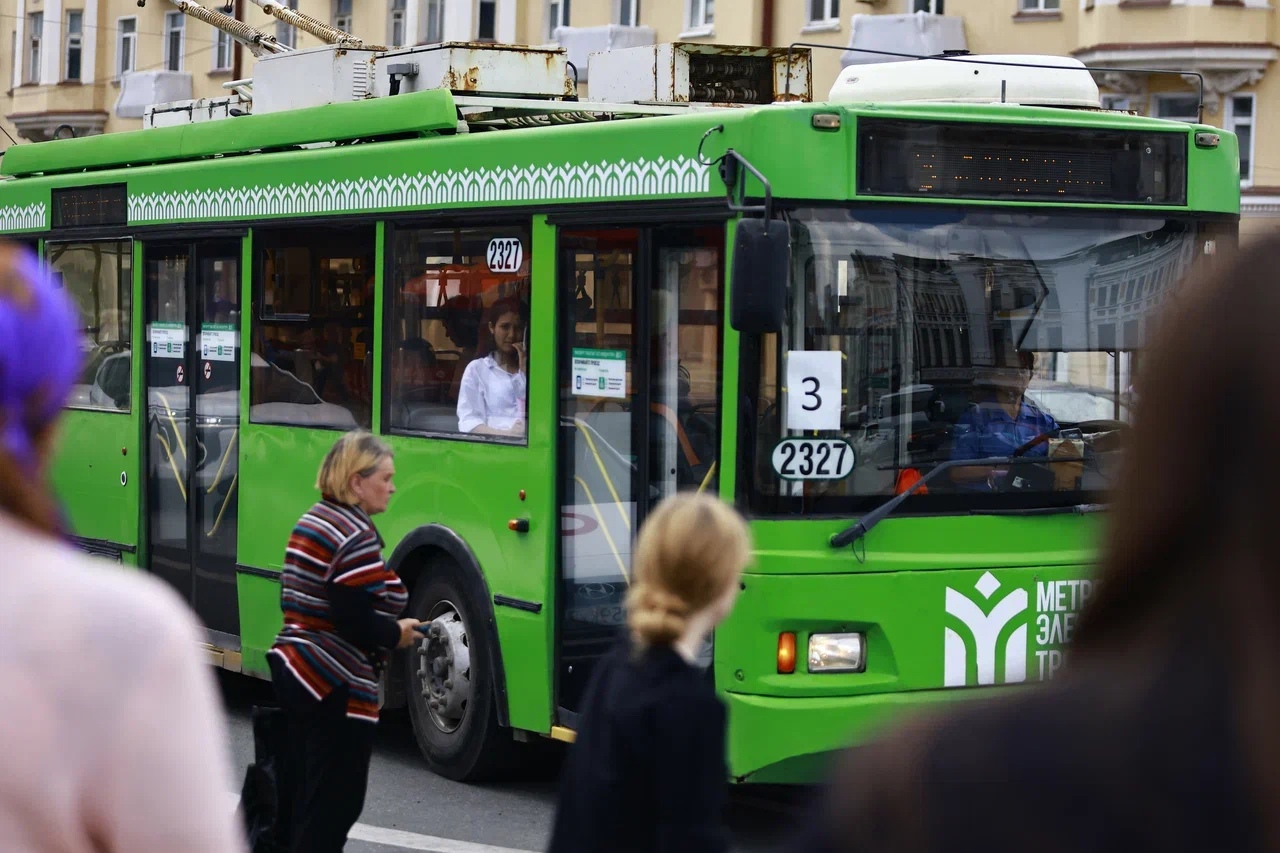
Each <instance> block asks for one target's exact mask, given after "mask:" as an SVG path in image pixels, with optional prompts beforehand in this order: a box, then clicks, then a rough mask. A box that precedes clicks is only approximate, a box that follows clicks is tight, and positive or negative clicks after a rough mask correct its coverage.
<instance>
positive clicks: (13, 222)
mask: <svg viewBox="0 0 1280 853" xmlns="http://www.w3.org/2000/svg"><path fill="white" fill-rule="evenodd" d="M48 216H49V206H48V205H46V204H41V203H40V202H36V203H35V204H29V205H27V206H26V207H18V206H17V205H13V206H11V207H0V233H7V232H9V231H43V230H44V229H45V228H46V226H47V224H48V221H49V220H48Z"/></svg>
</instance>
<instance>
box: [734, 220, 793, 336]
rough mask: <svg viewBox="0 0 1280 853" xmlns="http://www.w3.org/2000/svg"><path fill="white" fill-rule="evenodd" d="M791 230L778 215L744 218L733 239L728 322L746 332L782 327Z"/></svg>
mask: <svg viewBox="0 0 1280 853" xmlns="http://www.w3.org/2000/svg"><path fill="white" fill-rule="evenodd" d="M790 267H791V233H790V230H789V229H788V228H787V224H786V223H785V222H781V221H779V220H775V219H741V220H739V221H738V228H737V233H736V234H735V236H734V240H733V273H732V277H731V279H730V282H729V324H730V325H731V326H733V328H734V329H736V330H737V331H739V332H743V333H745V334H755V335H763V334H767V333H769V332H780V331H782V323H783V318H784V317H785V316H786V308H787V305H786V301H787V279H788V276H789V274H790Z"/></svg>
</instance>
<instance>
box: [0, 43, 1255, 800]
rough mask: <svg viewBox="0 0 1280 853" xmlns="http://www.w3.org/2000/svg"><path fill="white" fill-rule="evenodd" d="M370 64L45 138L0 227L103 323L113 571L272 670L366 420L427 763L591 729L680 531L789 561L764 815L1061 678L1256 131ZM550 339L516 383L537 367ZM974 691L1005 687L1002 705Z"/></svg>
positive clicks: (750, 763) (775, 63)
mask: <svg viewBox="0 0 1280 853" xmlns="http://www.w3.org/2000/svg"><path fill="white" fill-rule="evenodd" d="M589 71H590V74H589V85H590V87H591V96H590V98H585V97H584V98H579V96H578V95H577V92H578V87H577V84H576V77H577V75H578V73H579V71H577V70H575V69H574V68H572V67H570V66H568V63H566V61H565V55H564V53H563V51H561V50H560V49H558V48H557V49H550V48H548V49H542V48H537V49H535V48H516V47H510V46H501V45H468V44H443V45H430V46H424V47H416V48H408V49H403V50H393V51H386V50H383V49H380V48H365V47H363V46H356V47H353V46H351V45H347V44H338V45H329V46H324V47H321V48H318V49H315V50H305V51H283V52H278V53H268V54H265V55H264V56H263V57H262V58H261V59H260V60H259V61H258V63H257V64H256V66H255V70H254V80H253V81H252V82H251V83H250V82H249V81H236V83H235V84H233V86H232V87H231V88H229V89H228V94H227V95H226V97H225V98H221V99H214V100H203V101H197V102H187V103H180V104H167V105H161V106H157V107H154V108H151V109H150V110H149V111H148V114H147V116H146V119H145V126H144V128H143V129H141V130H138V131H133V132H127V133H118V134H111V135H107V136H96V137H87V138H79V139H61V140H56V141H52V142H46V143H40V144H23V145H17V146H14V147H11V148H10V149H8V151H7V152H6V153H5V155H4V157H3V160H2V161H0V171H2V172H3V175H4V180H3V181H0V232H3V234H4V235H6V236H7V237H8V238H9V239H12V240H18V241H24V242H26V243H29V244H30V245H32V246H33V247H35V248H36V249H37V250H38V251H39V252H40V253H41V255H42V256H43V257H44V258H45V259H46V260H47V262H48V264H49V265H50V266H51V268H52V269H53V270H55V271H56V273H57V274H58V275H59V276H60V278H61V281H62V282H63V286H65V287H66V288H67V290H68V291H69V292H70V293H71V294H72V295H73V296H74V298H75V300H76V302H77V303H78V305H79V307H80V309H81V311H82V313H83V318H84V330H83V331H84V338H83V339H84V347H85V355H86V366H85V370H84V374H83V379H82V381H81V384H80V385H79V386H78V388H77V391H76V394H75V397H74V399H73V401H72V403H71V411H70V412H68V414H67V417H66V419H65V428H64V432H63V439H62V445H61V449H60V451H59V456H58V458H57V462H56V467H55V471H54V478H55V482H56V486H57V489H58V492H59V495H60V497H61V500H62V501H63V502H64V504H65V508H66V511H67V513H68V515H69V518H70V520H71V524H72V527H73V532H74V534H75V535H76V537H77V541H78V542H79V543H80V544H81V545H82V546H83V547H84V548H86V549H88V550H90V551H92V552H94V553H97V554H100V555H102V556H103V557H104V558H107V559H114V560H117V561H121V562H123V563H126V564H128V565H131V566H137V567H138V568H139V569H140V570H144V571H148V572H151V573H153V574H155V575H156V576H158V577H160V578H163V579H164V580H165V581H167V582H168V583H170V584H172V585H173V586H174V587H175V588H176V589H177V590H178V591H179V592H180V593H181V594H182V596H183V597H184V598H185V599H187V600H188V601H189V602H190V603H191V605H192V607H193V608H194V609H195V611H196V612H197V613H198V614H199V616H200V618H201V619H202V620H203V623H204V625H205V627H206V628H207V649H208V653H209V655H210V657H211V659H212V661H213V662H214V663H215V664H217V665H220V666H222V667H226V668H228V669H231V670H236V671H242V672H245V673H249V674H253V675H257V676H261V677H266V676H267V674H268V668H267V665H266V657H265V655H266V652H267V650H268V649H269V648H270V647H271V645H272V642H273V640H274V637H275V635H276V632H277V631H278V629H279V627H280V620H281V615H280V603H279V596H280V588H279V572H280V569H281V563H282V558H283V555H284V546H285V542H286V540H287V538H288V535H289V532H290V530H291V528H292V525H293V524H294V522H295V521H296V520H297V518H298V516H299V515H300V514H301V513H302V512H303V511H304V510H305V509H306V508H307V507H308V506H309V505H310V503H311V502H312V501H313V500H314V499H315V492H314V483H315V472H316V469H317V466H318V463H319V461H320V459H321V457H322V455H323V454H324V453H325V452H326V451H327V449H328V448H329V447H330V446H331V444H332V443H333V441H334V439H335V437H336V435H337V434H338V433H337V431H340V430H349V429H354V428H357V427H363V428H368V429H370V430H372V431H373V432H374V433H376V434H378V435H381V436H383V437H385V438H386V439H387V440H388V441H389V442H390V443H391V445H392V446H393V447H394V449H395V451H396V465H397V469H398V476H397V483H398V489H399V491H398V493H397V495H396V497H395V498H394V500H393V502H392V506H391V509H390V510H389V511H388V512H387V513H386V515H384V516H380V518H379V526H380V528H381V532H382V534H383V536H384V537H385V540H386V552H385V553H386V556H387V559H388V561H389V563H390V564H391V565H392V566H394V568H395V570H396V571H397V572H399V574H400V575H401V576H402V577H403V578H404V579H405V580H406V582H407V583H408V585H409V588H410V589H411V591H412V599H411V604H410V614H409V615H413V616H416V617H418V618H421V619H423V620H424V621H430V622H432V627H431V630H430V633H429V636H427V637H426V638H424V640H423V641H422V642H421V643H420V644H419V645H418V646H417V647H415V648H412V649H409V650H407V651H406V652H403V653H398V654H399V656H398V657H397V658H396V659H395V660H394V662H393V665H392V666H391V667H389V668H388V671H387V672H386V673H385V675H384V684H383V688H384V690H383V701H384V704H385V706H386V707H391V708H394V707H402V708H403V707H407V709H408V712H409V716H410V718H411V720H412V726H413V729H414V732H415V736H416V738H417V741H418V743H419V745H420V746H421V749H422V751H423V753H424V755H425V756H426V758H427V761H428V762H429V764H430V766H431V767H432V768H434V769H435V770H436V771H437V772H439V773H441V774H444V775H446V776H448V777H451V778H455V779H477V778H482V777H493V776H495V775H498V774H500V773H501V772H502V770H503V768H505V767H508V766H510V762H511V761H512V759H513V758H516V757H518V756H519V753H520V752H521V751H522V750H527V749H528V748H529V743H537V742H539V739H540V738H543V737H549V738H554V739H559V740H565V741H568V740H572V738H573V732H574V729H575V725H576V721H577V719H578V715H579V713H580V712H581V704H580V703H581V701H582V696H583V692H584V687H585V685H586V682H587V680H588V678H589V677H590V675H591V672H592V665H593V661H595V660H597V659H598V658H599V656H600V655H601V654H602V653H603V652H604V651H605V650H606V649H607V648H608V646H609V645H610V644H611V643H612V642H614V640H615V638H616V637H617V636H618V632H619V630H620V628H621V626H622V625H623V624H624V599H625V593H626V590H627V585H628V577H629V575H628V573H629V567H630V547H631V542H632V540H633V537H634V535H635V532H636V529H637V527H638V526H639V525H640V524H641V523H642V522H643V521H644V519H645V517H646V514H647V513H648V512H649V511H650V510H651V509H652V508H653V506H654V505H655V503H656V502H658V501H659V500H661V499H662V498H663V497H664V496H665V495H669V494H671V493H673V492H674V491H676V490H681V489H692V490H701V491H706V492H712V493H716V494H718V495H719V496H721V497H722V498H723V500H725V501H727V502H730V503H732V504H733V505H735V506H736V507H738V508H739V509H740V510H741V511H742V512H743V513H744V514H745V515H746V516H747V517H748V518H749V519H750V523H751V527H752V531H753V535H754V539H755V545H756V552H755V556H754V562H753V565H752V566H751V567H750V568H749V570H748V572H747V574H746V576H745V577H744V580H743V585H742V594H741V597H740V599H739V603H738V606H737V608H736V610H735V612H734V613H733V615H732V617H731V618H730V619H729V620H728V621H727V623H726V624H724V625H723V626H722V627H721V628H720V629H719V630H718V631H717V632H716V633H715V635H714V638H713V639H712V640H711V641H710V642H709V643H708V644H707V647H706V649H705V653H704V658H705V661H704V662H705V665H706V670H707V678H708V679H713V680H714V683H715V685H716V687H717V688H718V690H719V691H720V692H721V694H722V696H723V697H724V700H725V702H726V703H727V705H728V709H729V734H728V738H729V742H728V757H729V763H730V769H731V773H732V776H733V777H734V779H735V780H738V781H749V782H767V783H791V782H803V781H807V780H813V779H814V778H815V777H816V774H818V773H819V772H820V768H821V766H822V763H823V761H824V756H829V755H830V753H831V752H832V751H833V750H836V749H839V748H841V747H843V746H846V745H849V744H854V743H857V742H858V741H859V740H860V739H863V738H865V737H866V736H867V734H868V733H869V732H871V731H872V730H873V729H874V728H875V727H876V726H878V725H880V724H881V723H883V722H885V721H886V720H891V719H893V718H895V717H897V716H900V715H902V714H904V713H907V712H910V711H912V710H915V709H921V708H925V707H928V706H933V705H937V704H941V703H946V702H950V701H953V700H956V699H958V698H961V697H965V696H973V695H989V694H991V693H992V692H995V691H1001V690H1017V689H1020V688H1018V687H1016V686H1010V685H1016V684H1018V683H1023V682H1028V683H1029V682H1039V681H1042V680H1045V679H1048V678H1050V677H1051V676H1052V675H1053V673H1054V671H1055V670H1056V669H1057V667H1058V666H1060V664H1061V662H1062V650H1063V647H1064V644H1066V643H1068V642H1069V640H1070V638H1071V633H1072V628H1073V621H1074V619H1075V613H1076V612H1077V611H1078V610H1079V608H1080V606H1081V605H1082V604H1083V603H1084V602H1085V601H1087V599H1088V597H1089V594H1090V592H1091V581H1090V574H1091V569H1090V564H1091V561H1092V560H1093V556H1094V553H1095V547H1096V540H1097V535H1098V531H1099V524H1100V521H1101V519H1102V518H1104V513H1101V512H1097V510H1100V509H1104V508H1105V504H1106V496H1107V491H1108V489H1109V487H1110V486H1111V485H1112V483H1113V481H1114V479H1115V477H1116V475H1117V460H1118V458H1119V457H1120V456H1121V455H1122V454H1123V452H1124V444H1125V440H1126V430H1127V421H1128V420H1129V413H1130V410H1131V408H1132V406H1134V405H1135V401H1136V400H1137V399H1138V397H1139V396H1140V394H1141V389H1140V388H1139V389H1137V390H1136V391H1135V390H1134V388H1133V387H1132V384H1133V383H1132V381H1131V379H1130V376H1131V374H1132V372H1133V371H1134V368H1135V366H1136V364H1137V361H1138V359H1139V358H1140V353H1141V350H1142V344H1143V339H1144V336H1145V335H1146V334H1147V331H1148V328H1149V325H1150V323H1151V320H1152V316H1153V312H1154V311H1155V310H1156V308H1157V307H1158V306H1159V305H1160V304H1161V303H1162V302H1163V301H1164V300H1166V299H1169V298H1175V299H1176V298H1177V295H1176V285H1177V283H1178V282H1179V280H1180V279H1182V278H1183V277H1184V276H1185V274H1186V273H1187V271H1188V270H1189V269H1190V268H1191V267H1192V266H1193V265H1194V264H1195V263H1196V261H1197V259H1198V258H1200V257H1201V256H1203V255H1206V254H1210V253H1213V252H1215V251H1225V250H1227V249H1229V248H1230V247H1231V246H1232V245H1233V244H1234V242H1235V240H1236V232H1237V222H1238V211H1239V203H1240V199H1239V168H1238V152H1237V144H1236V140H1235V138H1234V137H1233V136H1232V135H1230V134H1227V133H1222V132H1219V131H1217V130H1215V129H1214V128H1211V127H1208V126H1203V125H1193V124H1182V123H1177V122H1171V121H1163V120H1155V119H1149V118H1144V117H1141V116H1136V115H1132V114H1128V113H1122V112H1114V111H1105V110H1102V109H1100V108H1099V96H1098V90H1097V87H1096V85H1095V83H1094V82H1093V78H1092V76H1091V75H1090V73H1089V71H1088V70H1086V69H1085V68H1084V67H1083V66H1081V65H1080V64H1079V63H1076V62H1074V61H1073V60H1064V59H1059V58H1051V57H1049V58H1046V57H1039V58H1036V57H1002V58H984V59H983V60H979V58H977V57H968V56H947V57H940V58H931V59H919V60H915V61H909V62H886V63H870V64H865V65H855V66H851V67H850V68H848V69H846V71H845V72H844V73H843V74H842V75H841V77H840V79H839V80H838V81H837V83H836V84H835V86H834V88H832V89H831V91H830V93H829V94H828V93H826V92H824V93H822V96H821V97H819V98H814V97H812V94H811V92H810V89H811V88H812V83H811V73H810V64H809V55H808V53H807V51H806V50H803V49H799V48H793V49H790V50H788V49H765V48H759V49H756V48H729V47H724V46H715V45H693V44H668V45H658V46H653V47H642V48H628V49H626V50H619V51H612V52H609V53H605V54H597V55H595V56H593V57H592V60H591V63H590V68H589ZM513 334H514V335H518V337H519V338H520V339H522V340H523V341H524V343H525V344H526V346H527V365H528V368H527V382H526V383H525V384H524V385H523V386H522V385H521V384H520V383H512V382H510V381H509V377H506V378H504V377H502V376H500V375H499V374H498V373H497V372H496V371H497V370H498V368H497V366H496V364H495V362H494V360H493V359H492V358H491V355H492V353H493V352H494V349H495V347H497V346H499V341H498V338H499V337H503V336H505V337H504V340H510V338H511V335H513ZM966 688H968V689H966Z"/></svg>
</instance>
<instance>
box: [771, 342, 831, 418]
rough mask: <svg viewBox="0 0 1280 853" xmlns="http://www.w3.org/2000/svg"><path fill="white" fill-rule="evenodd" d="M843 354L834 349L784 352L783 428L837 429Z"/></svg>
mask: <svg viewBox="0 0 1280 853" xmlns="http://www.w3.org/2000/svg"><path fill="white" fill-rule="evenodd" d="M842 361H843V357H842V356H841V354H840V353H839V352H838V351H835V350H816V351H814V350H791V351H790V352H788V353H787V376H786V382H787V422H786V424H785V426H786V428H787V429H839V428H840V407H841V403H842V402H843V394H842V393H841V387H840V379H841V373H842V372H843V371H842V369H841V366H842Z"/></svg>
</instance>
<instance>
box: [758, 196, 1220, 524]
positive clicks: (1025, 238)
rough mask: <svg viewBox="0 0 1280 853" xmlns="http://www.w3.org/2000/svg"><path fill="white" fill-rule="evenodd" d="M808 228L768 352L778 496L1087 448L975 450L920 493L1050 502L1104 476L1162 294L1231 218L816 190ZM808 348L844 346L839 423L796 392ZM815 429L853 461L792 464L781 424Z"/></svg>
mask: <svg viewBox="0 0 1280 853" xmlns="http://www.w3.org/2000/svg"><path fill="white" fill-rule="evenodd" d="M791 229H792V239H793V250H792V285H791V291H790V292H791V293H792V300H791V306H790V309H789V316H788V318H787V324H786V331H785V332H784V333H783V334H782V335H768V336H765V337H764V338H763V339H762V340H761V350H760V357H759V361H760V377H759V386H758V387H759V393H760V399H759V401H758V403H757V408H756V412H757V413H758V414H757V417H756V421H757V423H756V425H755V426H756V429H757V432H756V434H755V435H754V436H753V437H752V443H753V444H754V449H755V461H754V465H753V471H752V475H753V479H754V483H755V488H754V490H753V495H752V499H753V503H755V504H756V505H757V507H756V508H757V509H759V510H762V511H796V510H799V509H803V511H806V512H852V511H860V510H862V509H865V508H867V507H870V506H874V505H876V504H878V503H880V502H882V501H883V499H884V496H886V495H892V494H894V493H895V492H896V491H901V490H902V489H904V488H906V487H908V486H909V485H910V483H911V482H914V480H916V479H918V478H919V477H920V476H921V475H922V474H923V473H926V472H927V471H928V470H929V469H930V468H931V467H932V466H934V465H936V464H938V463H940V462H943V461H947V460H963V459H979V458H990V457H996V456H1009V455H1017V456H1022V455H1027V456H1046V457H1047V456H1053V457H1063V456H1066V457H1069V458H1070V459H1071V460H1073V462H1072V464H1060V463H1061V459H1059V460H1058V461H1056V462H1055V463H1054V464H1051V465H1049V464H1046V465H1042V466H1034V465H1033V466H1025V465H1019V466H1015V467H1017V468H1018V476H1013V475H1012V473H1011V471H1010V470H1000V469H997V470H992V469H991V468H990V467H987V468H981V469H980V468H977V467H975V466H959V467H957V468H955V469H953V470H952V471H949V472H948V473H947V474H945V475H940V476H939V477H938V478H936V479H935V480H932V481H930V483H929V486H928V489H927V490H923V491H927V494H925V493H922V494H921V495H919V496H918V497H916V496H913V497H912V499H911V500H912V501H916V502H917V506H918V507H919V508H921V509H923V508H925V506H926V504H927V505H928V507H930V508H933V509H939V510H941V509H947V508H949V507H950V508H959V507H966V506H968V507H972V506H973V505H974V503H973V502H974V501H975V500H977V501H978V502H979V503H980V504H982V503H985V504H988V505H989V504H992V503H993V502H994V503H995V504H996V505H1006V506H1008V505H1014V506H1017V505H1026V504H1027V501H1028V499H1031V502H1032V503H1034V504H1037V505H1043V504H1045V503H1063V502H1076V501H1079V500H1082V499H1083V497H1082V493H1092V492H1097V491H1099V490H1102V489H1105V488H1106V487H1107V486H1108V485H1109V483H1110V481H1111V479H1112V477H1113V476H1114V472H1115V463H1116V456H1117V451H1118V449H1119V446H1120V443H1121V442H1122V441H1123V436H1124V432H1125V425H1126V424H1127V423H1128V421H1129V420H1130V414H1131V411H1130V401H1131V399H1132V397H1133V394H1132V391H1131V385H1132V381H1131V374H1132V373H1133V371H1134V369H1135V368H1136V366H1137V359H1138V357H1139V353H1138V351H1139V350H1140V348H1141V347H1142V345H1143V341H1144V340H1145V339H1146V336H1147V334H1148V332H1149V329H1150V324H1151V322H1152V319H1153V315H1154V312H1155V311H1156V309H1157V308H1158V307H1159V306H1160V305H1161V304H1162V303H1163V301H1164V300H1165V299H1166V298H1168V296H1169V294H1170V292H1171V291H1172V289H1173V288H1174V287H1175V285H1176V284H1177V283H1178V282H1179V280H1181V279H1182V278H1183V276H1184V275H1185V274H1186V273H1187V271H1188V270H1189V268H1190V267H1191V265H1192V264H1193V263H1194V262H1195V260H1196V259H1197V257H1199V255H1200V254H1202V253H1203V252H1204V251H1206V247H1208V249H1207V250H1209V251H1212V245H1213V241H1214V240H1215V239H1217V238H1218V236H1219V235H1220V234H1221V235H1225V234H1226V233H1227V231H1226V226H1213V225H1207V224H1204V223H1195V222H1192V221H1189V220H1180V219H1178V220H1175V219H1164V218H1154V217H1151V216H1129V215H1125V216H1118V215H1117V216H1098V215H1075V214H1073V213H1071V212H1056V213H1053V214H1048V215H1045V214H1039V213H1034V214H1032V213H1027V214H1023V213H1008V212H1000V213H994V212H990V211H965V210H957V209H948V208H941V207H931V208H928V209H925V210H922V209H920V208H919V207H917V208H913V209H909V210H907V209H902V208H896V209H862V210H858V211H856V212H854V211H849V210H840V209H807V210H800V211H797V212H795V214H794V215H793V216H792V219H791ZM798 351H807V352H818V353H827V354H830V353H833V352H838V353H839V354H840V355H841V359H840V363H841V365H842V376H841V383H842V386H843V387H842V389H841V391H842V398H841V406H840V411H839V417H838V423H839V428H838V429H835V428H831V429H820V430H817V431H815V430H813V429H812V428H811V426H812V423H813V421H812V418H809V419H806V415H805V412H803V411H802V410H801V408H800V406H801V405H802V403H804V402H805V400H804V399H803V391H802V390H801V389H794V390H792V392H791V393H790V394H789V393H788V390H789V389H787V388H786V387H785V386H786V384H787V383H786V376H787V364H788V359H789V358H792V357H794V356H795V354H796V353H797V352H798ZM801 358H807V357H806V356H801ZM806 387H807V388H808V387H812V386H811V385H810V386H806ZM810 399H816V398H810ZM831 414H832V416H833V417H832V420H831V422H830V423H829V424H827V425H828V426H832V427H834V425H835V422H836V420H835V418H834V412H833V413H831ZM797 426H803V427H805V428H804V429H803V430H801V429H798V428H796V427H797ZM804 437H808V438H812V439H822V440H831V439H842V440H843V441H845V442H847V443H848V444H849V446H850V448H851V449H852V450H853V452H854V458H855V464H854V465H853V467H852V470H851V471H850V472H849V473H847V474H845V473H844V471H843V470H842V471H840V472H835V471H834V470H833V471H832V472H831V475H830V476H825V477H824V476H822V473H821V472H820V471H818V467H819V466H816V465H815V466H812V468H813V471H814V472H817V473H815V474H813V475H812V476H808V474H809V472H808V471H799V473H797V470H793V469H792V468H789V467H788V468H779V467H778V466H779V465H780V464H782V465H786V463H787V459H788V458H789V456H790V455H791V454H792V453H793V451H792V450H791V449H787V450H786V451H785V452H779V453H775V452H774V451H775V449H776V448H777V444H778V441H779V440H780V439H782V438H792V439H795V438H804ZM798 449H800V450H803V449H804V448H803V447H799V448H798ZM814 450H815V452H817V451H819V450H821V448H820V447H817V446H815V448H814ZM780 460H781V461H780ZM1036 468H1040V469H1042V470H1040V471H1039V472H1037V471H1036V470H1035V469H1036ZM837 473H838V474H839V476H836V474H837ZM1014 492H1017V493H1019V494H1018V495H1011V494H1009V493H1014ZM797 501H799V502H800V503H797ZM1011 501H1013V503H1010V502H1011ZM921 502H924V503H921Z"/></svg>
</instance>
